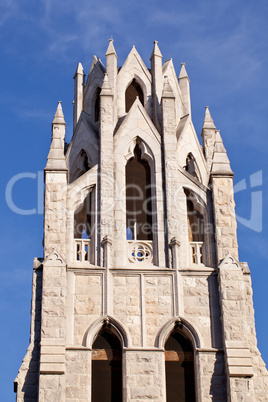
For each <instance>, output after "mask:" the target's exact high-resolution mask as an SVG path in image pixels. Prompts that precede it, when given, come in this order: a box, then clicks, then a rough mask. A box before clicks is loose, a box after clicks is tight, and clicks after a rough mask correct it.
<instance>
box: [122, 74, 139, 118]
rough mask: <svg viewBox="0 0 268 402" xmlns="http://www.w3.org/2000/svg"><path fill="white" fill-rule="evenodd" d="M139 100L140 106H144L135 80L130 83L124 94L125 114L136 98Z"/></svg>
mask: <svg viewBox="0 0 268 402" xmlns="http://www.w3.org/2000/svg"><path fill="white" fill-rule="evenodd" d="M137 97H138V98H139V100H140V102H141V104H142V105H143V106H144V95H143V91H142V89H141V86H140V85H139V84H138V82H137V81H136V79H135V78H133V80H132V81H131V83H130V85H129V86H128V87H127V89H126V92H125V105H126V113H128V112H129V110H130V108H131V106H132V105H133V103H134V102H135V100H136V98H137Z"/></svg>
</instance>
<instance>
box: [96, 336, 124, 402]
mask: <svg viewBox="0 0 268 402" xmlns="http://www.w3.org/2000/svg"><path fill="white" fill-rule="evenodd" d="M122 388H123V387H122V347H121V342H120V340H119V339H118V337H117V336H116V335H115V334H114V333H113V332H112V331H109V329H105V328H104V329H103V330H101V331H100V333H99V335H98V337H97V338H96V340H95V342H94V343H93V346H92V398H91V400H92V402H104V401H105V402H122Z"/></svg>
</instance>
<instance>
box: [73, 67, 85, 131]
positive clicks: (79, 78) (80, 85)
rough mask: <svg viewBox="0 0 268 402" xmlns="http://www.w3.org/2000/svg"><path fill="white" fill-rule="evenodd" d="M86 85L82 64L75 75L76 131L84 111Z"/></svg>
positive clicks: (74, 125) (74, 124) (74, 113)
mask: <svg viewBox="0 0 268 402" xmlns="http://www.w3.org/2000/svg"><path fill="white" fill-rule="evenodd" d="M84 85H85V73H84V69H83V66H82V64H81V63H78V66H77V69H76V72H75V75H74V103H73V105H74V108H73V130H75V127H76V124H77V123H78V120H79V118H80V115H81V112H82V110H83V100H84Z"/></svg>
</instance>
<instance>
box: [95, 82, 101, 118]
mask: <svg viewBox="0 0 268 402" xmlns="http://www.w3.org/2000/svg"><path fill="white" fill-rule="evenodd" d="M100 93H101V88H99V87H98V88H97V91H96V101H95V122H97V121H99V119H100Z"/></svg>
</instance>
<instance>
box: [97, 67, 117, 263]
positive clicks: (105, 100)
mask: <svg viewBox="0 0 268 402" xmlns="http://www.w3.org/2000/svg"><path fill="white" fill-rule="evenodd" d="M100 97H101V126H100V227H99V236H100V239H103V238H104V237H105V236H108V237H109V239H110V240H111V242H112V244H113V238H114V159H113V95H112V91H111V88H110V85H109V81H108V76H107V74H105V77H104V81H103V86H102V90H101V93H100ZM101 250H102V251H101V252H102V254H101V256H100V265H103V248H101ZM110 257H111V258H110V266H111V267H112V266H113V250H112V251H111V255H110Z"/></svg>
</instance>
